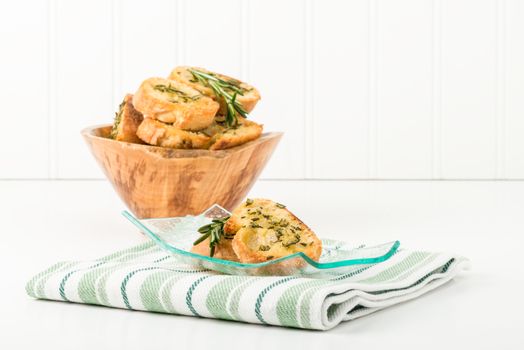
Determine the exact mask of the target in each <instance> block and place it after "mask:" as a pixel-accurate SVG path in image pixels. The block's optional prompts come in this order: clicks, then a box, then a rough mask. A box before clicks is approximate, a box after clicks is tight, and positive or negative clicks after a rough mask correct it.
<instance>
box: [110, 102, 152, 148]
mask: <svg viewBox="0 0 524 350" xmlns="http://www.w3.org/2000/svg"><path fill="white" fill-rule="evenodd" d="M142 120H144V116H143V115H142V113H140V112H139V111H137V110H136V109H135V108H134V106H133V95H131V94H127V95H126V97H124V100H123V101H122V103H121V104H120V107H119V110H118V113H116V116H115V121H114V123H113V129H112V130H111V138H112V139H114V140H117V141H124V142H131V143H144V142H143V141H142V140H141V139H140V138H138V136H136V130H137V129H138V126H139V125H140V123H142Z"/></svg>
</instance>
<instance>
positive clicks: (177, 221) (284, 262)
mask: <svg viewBox="0 0 524 350" xmlns="http://www.w3.org/2000/svg"><path fill="white" fill-rule="evenodd" d="M123 215H124V216H125V217H126V218H127V219H129V221H131V222H132V223H133V224H134V225H135V226H137V227H138V228H139V229H140V231H142V232H143V233H145V234H146V235H147V236H148V237H149V238H151V239H152V240H153V241H154V242H155V243H156V244H158V245H159V246H160V247H161V248H162V249H164V250H166V251H168V252H169V253H172V254H173V256H174V257H175V259H176V260H177V261H179V262H182V263H185V264H189V265H195V266H199V267H203V268H206V269H209V270H215V271H219V272H222V273H226V274H230V275H250V276H271V275H280V276H281V275H295V276H308V277H314V278H331V277H333V276H338V275H341V274H346V273H352V272H353V271H356V270H359V269H361V268H362V267H363V265H370V264H376V263H379V262H382V261H385V260H387V259H389V258H390V257H391V256H392V255H393V254H395V252H396V251H397V249H398V247H399V246H400V242H399V241H394V242H388V243H384V244H380V245H376V246H371V247H367V246H365V245H360V246H357V247H355V246H351V245H349V244H348V243H346V242H341V241H336V240H332V239H322V255H321V256H320V259H319V261H318V262H317V261H314V260H312V259H310V258H309V257H308V256H307V255H305V254H304V253H301V252H298V253H294V254H292V255H288V256H285V257H282V258H280V259H274V260H270V261H267V262H263V263H257V264H244V263H239V262H234V261H229V260H222V259H217V258H212V257H209V256H204V255H199V254H195V253H191V251H190V250H191V247H192V246H193V242H194V241H195V240H196V239H197V238H198V237H200V234H199V233H198V231H197V230H198V228H199V227H201V226H203V225H206V224H209V223H210V222H211V220H212V219H217V218H222V217H225V216H228V215H230V213H229V212H228V211H227V210H225V209H224V208H222V207H221V206H219V205H217V204H215V205H213V206H212V207H211V208H209V209H207V210H206V211H205V212H203V213H202V214H200V215H197V216H184V217H174V218H160V219H137V218H136V217H134V216H133V215H132V214H131V213H129V212H127V211H124V212H123Z"/></svg>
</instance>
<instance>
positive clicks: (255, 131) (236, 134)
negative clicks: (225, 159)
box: [209, 117, 263, 150]
mask: <svg viewBox="0 0 524 350" xmlns="http://www.w3.org/2000/svg"><path fill="white" fill-rule="evenodd" d="M262 130H263V126H262V125H260V124H257V123H255V122H253V121H250V120H247V119H245V118H240V117H239V118H238V126H237V127H235V128H229V129H228V128H222V129H221V130H219V131H218V132H216V133H215V134H213V136H212V141H211V143H212V144H211V147H209V149H210V150H220V149H226V148H231V147H235V146H239V145H242V144H244V143H246V142H249V141H252V140H255V139H257V138H259V137H260V135H261V134H262Z"/></svg>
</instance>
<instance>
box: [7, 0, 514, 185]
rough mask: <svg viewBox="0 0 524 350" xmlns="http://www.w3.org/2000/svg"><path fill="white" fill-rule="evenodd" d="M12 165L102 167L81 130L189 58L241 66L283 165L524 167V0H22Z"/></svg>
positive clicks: (17, 12)
mask: <svg viewBox="0 0 524 350" xmlns="http://www.w3.org/2000/svg"><path fill="white" fill-rule="evenodd" d="M0 45H1V46H0V50H1V55H0V76H1V77H2V84H1V85H0V96H2V98H1V99H2V100H1V101H2V112H3V113H2V117H1V121H2V129H3V132H2V137H1V138H0V178H3V179H24V178H38V179H40V178H41V179H75V178H101V177H102V173H101V171H100V170H99V169H98V167H97V166H96V164H95V162H94V161H93V160H92V158H91V155H90V154H89V153H88V150H87V148H86V146H85V145H84V143H83V141H82V139H81V137H80V135H79V131H80V130H81V129H82V128H83V127H86V126H89V125H92V124H99V123H107V122H110V121H111V120H112V118H113V114H114V111H115V109H116V107H117V105H118V103H119V101H120V100H121V98H122V97H123V95H124V94H125V93H126V92H133V91H135V90H136V88H137V87H138V85H139V83H140V82H141V80H143V79H145V78H147V77H151V76H166V75H167V74H168V73H169V71H170V69H171V68H173V67H174V66H176V65H180V64H188V65H196V66H204V67H207V68H209V69H212V70H217V71H220V72H224V73H226V74H229V75H233V76H238V77H241V78H243V79H245V80H247V81H249V82H251V83H252V84H253V85H255V86H257V87H258V88H259V89H260V90H261V92H262V95H263V99H262V101H261V102H260V103H259V105H258V106H257V108H256V110H255V111H254V113H253V114H252V118H253V119H255V120H257V121H259V122H261V123H263V124H264V125H265V128H266V130H282V131H285V137H284V139H283V140H282V143H281V145H280V147H279V148H278V150H277V151H276V152H275V154H274V157H273V159H272V160H271V162H270V164H269V165H268V167H267V169H266V170H265V172H264V174H263V176H262V177H263V178H274V179H524V136H523V135H524V64H523V62H524V1H519V0H352V1H347V0H288V1H279V0H177V1H174V0H150V1H140V0H125V1H124V0H112V1H108V0H90V1H85V0H48V1H45V0H20V1H9V2H4V3H2V5H1V11H0Z"/></svg>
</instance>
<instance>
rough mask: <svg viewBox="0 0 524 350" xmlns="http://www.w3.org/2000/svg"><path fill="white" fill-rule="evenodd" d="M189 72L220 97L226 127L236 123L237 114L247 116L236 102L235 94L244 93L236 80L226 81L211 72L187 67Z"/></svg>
mask: <svg viewBox="0 0 524 350" xmlns="http://www.w3.org/2000/svg"><path fill="white" fill-rule="evenodd" d="M189 72H190V73H191V74H192V75H193V78H194V79H195V81H193V80H191V81H192V82H197V81H198V82H199V83H200V84H202V85H204V86H207V87H209V88H211V90H213V92H214V93H215V95H216V96H217V97H218V98H220V99H222V100H223V101H224V102H225V103H226V107H227V111H226V118H225V122H226V125H227V126H228V127H234V126H237V125H238V117H237V114H240V115H241V116H242V117H244V118H247V111H246V110H245V109H244V107H242V105H241V104H240V103H238V102H237V100H236V99H237V95H241V96H242V95H244V89H242V88H241V87H240V86H239V84H240V82H239V81H237V80H229V81H226V80H224V79H221V78H219V77H217V76H216V75H215V74H212V73H204V72H202V71H199V70H196V69H189Z"/></svg>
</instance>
